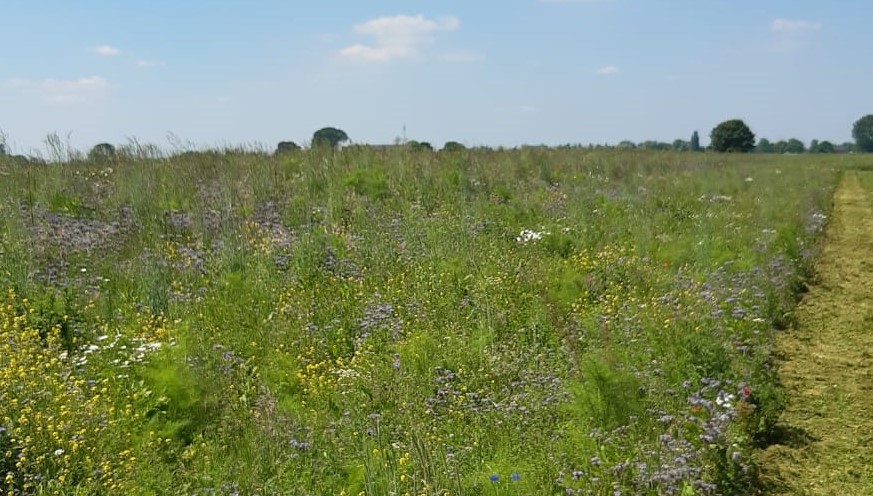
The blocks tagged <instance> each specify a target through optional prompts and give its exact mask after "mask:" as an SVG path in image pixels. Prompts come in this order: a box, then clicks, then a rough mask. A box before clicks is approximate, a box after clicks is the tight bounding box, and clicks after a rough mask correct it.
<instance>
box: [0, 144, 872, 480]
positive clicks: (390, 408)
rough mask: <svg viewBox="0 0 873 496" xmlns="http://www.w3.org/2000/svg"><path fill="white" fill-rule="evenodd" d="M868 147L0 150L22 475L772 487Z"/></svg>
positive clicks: (11, 394) (2, 420)
mask: <svg viewBox="0 0 873 496" xmlns="http://www.w3.org/2000/svg"><path fill="white" fill-rule="evenodd" d="M0 160H3V159H2V158H0ZM860 160H861V157H860V156H859V157H851V156H846V155H843V156H823V155H818V156H816V155H808V156H785V157H783V156H765V155H722V154H716V153H690V152H688V153H673V152H645V151H620V150H619V151H615V150H612V151H587V150H554V149H540V148H523V149H516V150H461V151H455V152H439V153H437V152H431V151H429V150H410V149H406V148H402V147H397V148H394V149H387V150H383V149H367V148H364V147H352V148H349V149H345V150H340V151H332V150H320V151H319V150H296V151H291V152H289V153H284V154H280V155H268V154H265V153H260V152H257V151H244V150H227V151H204V152H188V153H184V154H179V155H175V156H171V157H141V156H136V155H135V154H125V153H119V154H118V155H117V156H114V157H112V158H108V159H107V158H103V159H100V158H99V157H98V158H92V159H91V160H72V161H68V162H65V163H56V164H30V165H21V164H16V163H12V162H11V161H7V162H2V161H0V494H3V495H4V496H25V495H117V494H133V495H136V494H141V495H158V494H185V495H192V496H194V495H197V496H200V495H225V496H232V495H261V496H264V495H335V496H360V495H366V496H371V495H372V496H377V495H396V496H462V495H611V496H618V495H656V494H657V495H660V494H664V495H681V496H691V495H715V494H749V493H750V492H752V491H753V490H754V488H755V487H756V484H757V474H758V466H757V463H756V460H757V457H756V453H757V452H758V450H760V449H761V448H762V447H764V446H766V445H767V443H768V442H769V440H770V439H771V438H772V437H773V436H774V429H775V424H776V420H777V418H778V416H779V414H780V412H782V410H783V409H784V407H785V392H784V391H783V389H782V388H781V386H780V384H779V383H778V380H777V378H776V373H775V370H774V367H773V360H774V356H773V342H774V336H775V335H777V334H778V333H780V332H785V331H784V330H785V329H787V328H789V327H790V326H791V325H792V313H791V312H792V309H793V307H794V305H795V303H796V301H797V299H798V296H799V295H800V294H802V292H803V291H804V288H805V286H806V285H807V284H808V283H810V282H811V281H812V280H814V278H815V270H814V263H813V262H814V260H815V257H816V255H817V252H818V248H819V243H820V240H821V237H822V233H823V232H824V229H825V227H826V226H827V224H828V220H829V217H830V214H831V212H830V209H831V195H832V193H833V190H834V187H835V185H836V183H837V180H838V178H839V175H840V170H841V169H843V168H845V167H850V166H853V165H854V162H859V161H860Z"/></svg>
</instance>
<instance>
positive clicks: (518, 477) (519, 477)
mask: <svg viewBox="0 0 873 496" xmlns="http://www.w3.org/2000/svg"><path fill="white" fill-rule="evenodd" d="M511 478H512V481H513V482H515V481H517V480H518V479H521V476H520V475H518V472H516V473H514V474H512V477H511Z"/></svg>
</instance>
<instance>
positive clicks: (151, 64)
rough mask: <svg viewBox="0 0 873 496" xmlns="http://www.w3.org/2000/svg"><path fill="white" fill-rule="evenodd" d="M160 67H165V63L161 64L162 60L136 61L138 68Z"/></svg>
mask: <svg viewBox="0 0 873 496" xmlns="http://www.w3.org/2000/svg"><path fill="white" fill-rule="evenodd" d="M159 65H164V63H163V62H161V61H160V60H148V59H139V60H137V61H136V66H137V67H142V68H146V67H157V66H159Z"/></svg>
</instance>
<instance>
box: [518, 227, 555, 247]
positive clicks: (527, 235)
mask: <svg viewBox="0 0 873 496" xmlns="http://www.w3.org/2000/svg"><path fill="white" fill-rule="evenodd" d="M549 234H552V233H550V232H548V231H539V232H537V231H532V230H530V229H522V230H521V232H520V233H519V234H518V236H516V237H515V241H517V242H519V243H521V244H525V243H530V242H532V241H539V240H541V239H543V236H548V235H549Z"/></svg>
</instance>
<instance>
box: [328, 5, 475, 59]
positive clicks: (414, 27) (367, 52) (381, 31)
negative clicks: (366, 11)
mask: <svg viewBox="0 0 873 496" xmlns="http://www.w3.org/2000/svg"><path fill="white" fill-rule="evenodd" d="M460 25H461V23H460V21H458V19H456V18H454V17H444V18H440V19H427V18H425V17H424V16H422V15H417V16H408V15H397V16H391V17H379V18H376V19H372V20H369V21H367V22H364V23H362V24H358V25H357V26H355V32H356V33H357V34H359V35H363V36H370V37H372V38H373V43H371V44H355V45H351V46H347V47H345V48H343V49H342V50H340V51H339V54H340V56H342V57H344V58H347V59H351V60H358V61H363V62H390V61H392V60H398V59H408V58H414V57H416V56H418V55H420V53H421V50H422V48H424V47H426V46H427V45H430V44H432V43H433V42H434V36H435V33H437V32H440V31H453V30H455V29H458V27H459V26H460Z"/></svg>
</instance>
